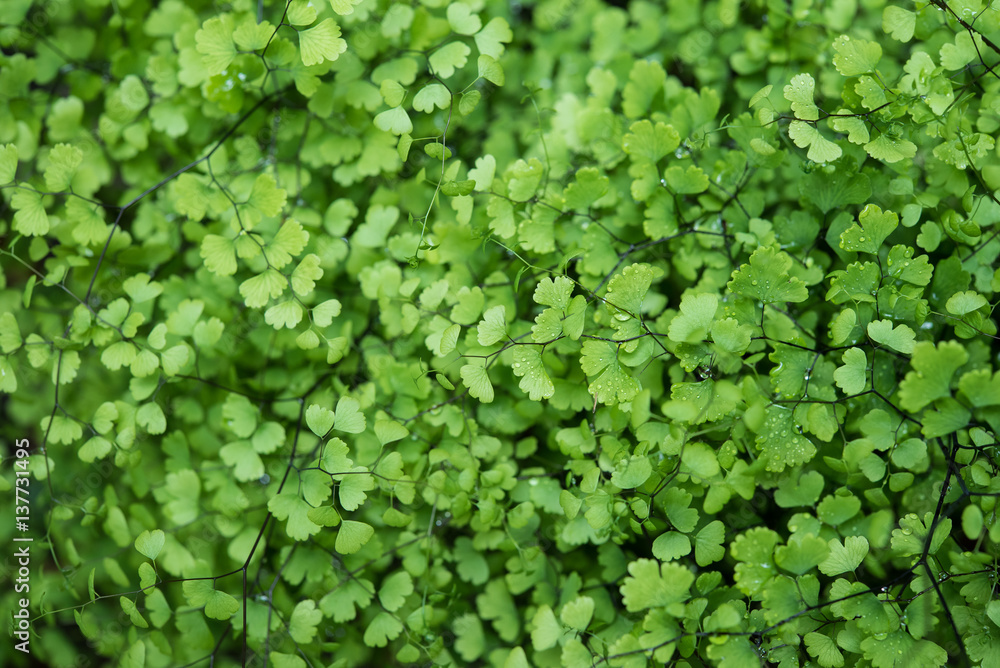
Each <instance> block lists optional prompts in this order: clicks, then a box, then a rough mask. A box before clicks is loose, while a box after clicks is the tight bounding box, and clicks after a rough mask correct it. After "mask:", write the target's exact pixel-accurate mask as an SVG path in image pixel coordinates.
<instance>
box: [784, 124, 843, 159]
mask: <svg viewBox="0 0 1000 668" xmlns="http://www.w3.org/2000/svg"><path fill="white" fill-rule="evenodd" d="M788 136H789V137H790V138H791V140H792V141H794V142H795V145H796V146H798V147H799V148H808V149H809V152H808V153H807V154H806V157H808V158H809V159H810V160H812V161H813V162H833V161H834V160H836V159H837V158H839V157H840V156H841V154H842V153H843V151H841V149H840V147H839V146H837V145H836V144H834V143H833V142H832V141H830V140H829V139H826V138H825V137H823V135H821V134H820V133H819V129H818V128H817V127H816V126H815V125H810V124H808V123H803V122H802V121H792V122H791V123H789V124H788Z"/></svg>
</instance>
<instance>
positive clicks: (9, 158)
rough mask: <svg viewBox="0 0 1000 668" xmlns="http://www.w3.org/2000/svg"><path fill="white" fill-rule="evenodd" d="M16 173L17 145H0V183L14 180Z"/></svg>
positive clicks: (5, 183)
mask: <svg viewBox="0 0 1000 668" xmlns="http://www.w3.org/2000/svg"><path fill="white" fill-rule="evenodd" d="M16 174H17V146H16V145H14V144H6V145H4V146H2V147H0V185H4V186H5V185H7V184H8V183H13V182H14V176H15V175H16Z"/></svg>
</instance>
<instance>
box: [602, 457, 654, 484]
mask: <svg viewBox="0 0 1000 668" xmlns="http://www.w3.org/2000/svg"><path fill="white" fill-rule="evenodd" d="M652 473H653V465H652V464H650V463H649V457H646V456H645V455H632V456H631V457H629V458H628V459H623V460H621V461H620V462H619V463H618V466H617V467H615V471H614V472H613V473H612V474H611V484H612V485H615V486H617V487H621V488H622V489H634V488H636V487H640V486H641V485H642V484H643V483H644V482H646V481H647V480H648V479H649V476H650V475H652Z"/></svg>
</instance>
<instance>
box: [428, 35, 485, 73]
mask: <svg viewBox="0 0 1000 668" xmlns="http://www.w3.org/2000/svg"><path fill="white" fill-rule="evenodd" d="M470 53H472V49H470V48H469V47H468V46H467V45H465V44H463V43H462V42H449V43H448V44H445V45H444V46H442V47H441V48H440V49H438V50H437V51H435V52H434V53H432V54H431V55H430V56H429V57H428V58H427V62H428V63H430V66H431V68H432V69H433V71H434V73H435V74H437V76H439V77H441V78H442V79H449V78H451V76H452V75H453V74H455V70H460V69H462V68H463V67H465V63H466V62H468V59H469V54H470ZM480 76H482V74H480Z"/></svg>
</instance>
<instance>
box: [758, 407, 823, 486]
mask: <svg viewBox="0 0 1000 668" xmlns="http://www.w3.org/2000/svg"><path fill="white" fill-rule="evenodd" d="M756 442H757V447H758V448H760V450H761V453H762V454H763V455H764V456H765V457H766V458H767V459H766V464H765V468H766V469H767V470H768V471H775V472H779V473H780V472H781V471H784V470H785V467H786V466H795V465H797V464H804V463H806V462H808V461H809V460H811V459H812V458H813V457H814V456H815V454H816V446H815V445H813V444H812V441H810V440H809V439H808V438H807V437H806V436H805V435H804V434H801V433H799V429H798V426H797V425H796V424H795V420H794V418H793V416H792V410H791V409H790V408H787V407H785V406H779V405H772V406H768V407H767V411H766V418H765V419H764V425H763V428H762V429H761V431H760V432H758V434H757V438H756Z"/></svg>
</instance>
